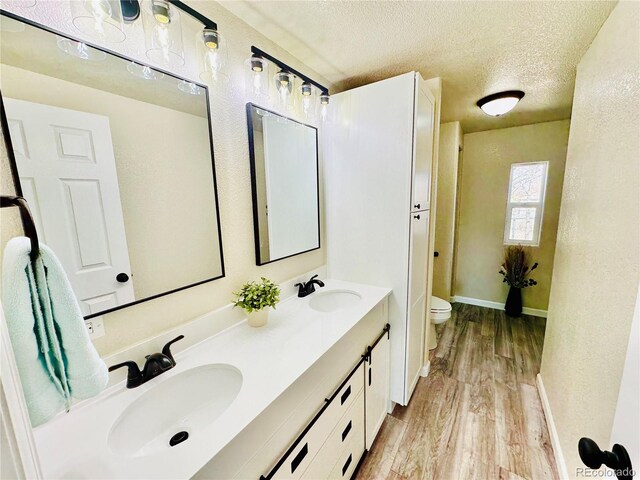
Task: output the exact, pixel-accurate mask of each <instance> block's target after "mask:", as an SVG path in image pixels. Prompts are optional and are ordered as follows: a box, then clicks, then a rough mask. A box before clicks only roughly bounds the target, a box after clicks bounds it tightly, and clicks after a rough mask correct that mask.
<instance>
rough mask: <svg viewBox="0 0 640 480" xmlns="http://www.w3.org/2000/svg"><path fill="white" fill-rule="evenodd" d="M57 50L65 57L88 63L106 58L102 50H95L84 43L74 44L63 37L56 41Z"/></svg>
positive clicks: (74, 42) (73, 41)
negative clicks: (65, 55) (68, 56)
mask: <svg viewBox="0 0 640 480" xmlns="http://www.w3.org/2000/svg"><path fill="white" fill-rule="evenodd" d="M56 44H57V45H58V48H59V49H60V50H62V51H63V52H64V53H66V54H67V55H70V56H72V57H76V58H79V59H81V60H88V61H90V62H101V61H103V60H105V59H106V58H107V54H106V53H104V52H103V51H102V50H96V49H95V48H92V47H90V46H89V45H87V44H86V43H83V42H76V41H75V40H71V39H68V38H65V37H58V39H57V40H56Z"/></svg>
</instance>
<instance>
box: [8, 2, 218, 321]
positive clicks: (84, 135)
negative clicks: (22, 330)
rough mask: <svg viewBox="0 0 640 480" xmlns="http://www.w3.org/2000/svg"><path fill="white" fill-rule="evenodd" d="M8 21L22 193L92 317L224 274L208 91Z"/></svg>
mask: <svg viewBox="0 0 640 480" xmlns="http://www.w3.org/2000/svg"><path fill="white" fill-rule="evenodd" d="M0 20H1V32H0V41H1V45H2V47H1V57H0V86H1V89H2V97H3V104H4V107H5V110H6V114H7V118H8V123H9V133H10V141H11V144H12V147H13V157H14V159H13V161H14V162H15V166H16V167H17V173H18V177H19V179H16V187H17V189H19V191H21V192H22V195H23V196H24V197H25V198H26V199H27V201H28V203H29V205H30V207H31V210H32V213H33V216H34V218H35V222H36V227H37V229H38V235H39V237H40V239H41V241H42V242H43V243H45V244H47V245H48V246H49V247H51V248H52V249H53V251H54V252H55V253H56V255H57V256H58V258H59V259H60V261H61V262H62V264H63V266H64V268H65V270H66V272H67V274H68V277H69V279H70V281H71V284H72V286H73V288H74V291H75V293H76V296H77V298H78V301H79V303H80V306H81V308H82V310H83V313H84V315H85V316H86V317H91V316H94V315H98V314H101V313H105V312H108V311H112V310H115V309H119V308H123V307H125V306H128V305H132V304H135V303H139V302H141V301H144V300H149V299H151V298H155V297H158V296H161V295H165V294H167V293H172V292H175V291H178V290H182V289H184V288H188V287H191V286H194V285H197V284H200V283H204V282H207V281H211V280H214V279H216V278H220V277H222V276H224V265H223V256H222V242H221V234H220V225H219V215H218V202H217V195H216V180H215V169H214V163H213V144H212V139H211V128H210V118H209V101H208V91H207V88H206V87H205V86H202V85H198V84H194V83H190V82H188V81H186V80H183V79H181V78H178V77H176V76H174V75H172V74H169V73H167V72H161V71H158V70H155V69H153V68H150V67H148V66H146V65H143V64H140V63H134V62H133V61H131V60H129V59H126V58H123V57H121V56H118V55H115V54H112V53H110V52H107V51H104V50H100V49H97V48H92V47H91V46H88V45H86V44H84V43H78V42H75V41H73V40H72V39H70V38H67V37H65V36H62V35H59V34H57V33H55V32H53V31H50V30H48V29H47V28H45V27H41V26H38V25H35V24H32V23H30V22H27V21H23V20H22V19H20V18H18V17H14V16H12V15H6V14H5V13H4V12H3V14H2V16H1V17H0Z"/></svg>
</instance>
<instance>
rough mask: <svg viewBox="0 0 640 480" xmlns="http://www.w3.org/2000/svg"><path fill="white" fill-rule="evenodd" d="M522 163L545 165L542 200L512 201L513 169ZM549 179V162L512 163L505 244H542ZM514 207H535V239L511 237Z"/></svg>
mask: <svg viewBox="0 0 640 480" xmlns="http://www.w3.org/2000/svg"><path fill="white" fill-rule="evenodd" d="M521 165H544V179H543V182H542V189H541V191H540V200H539V201H537V202H512V201H511V182H512V180H513V171H514V169H515V168H517V167H518V166H521ZM548 179H549V162H548V161H542V162H518V163H512V164H511V166H510V170H509V184H508V186H507V211H506V215H505V222H504V238H503V242H504V244H505V245H527V246H530V247H538V246H540V237H541V235H542V220H543V218H544V205H545V201H546V198H547V181H548ZM514 208H535V209H536V216H535V219H534V223H533V239H532V240H513V239H511V238H510V232H511V217H512V214H513V209H514Z"/></svg>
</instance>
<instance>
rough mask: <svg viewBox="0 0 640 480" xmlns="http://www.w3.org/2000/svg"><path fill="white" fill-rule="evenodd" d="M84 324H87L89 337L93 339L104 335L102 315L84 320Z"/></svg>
mask: <svg viewBox="0 0 640 480" xmlns="http://www.w3.org/2000/svg"><path fill="white" fill-rule="evenodd" d="M84 324H85V325H86V326H87V331H88V332H89V338H90V339H91V340H95V339H96V338H100V337H104V320H103V317H101V316H100V317H95V318H92V319H90V320H85V321H84Z"/></svg>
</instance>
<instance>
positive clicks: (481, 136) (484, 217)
mask: <svg viewBox="0 0 640 480" xmlns="http://www.w3.org/2000/svg"><path fill="white" fill-rule="evenodd" d="M568 135H569V121H568V120H561V121H557V122H546V123H537V124H534V125H525V126H523V127H513V128H503V129H499V130H489V131H486V132H478V133H471V134H466V135H465V136H464V166H463V168H462V180H461V186H460V199H459V201H460V218H459V230H458V249H457V257H456V288H455V294H456V295H458V296H462V297H471V298H477V299H480V300H488V301H492V302H501V303H502V302H504V301H505V299H506V296H507V290H508V287H507V286H506V284H503V283H502V277H501V276H500V275H499V274H498V270H499V267H500V264H501V263H502V256H503V251H504V244H503V241H504V222H505V215H506V208H507V193H508V188H509V174H510V169H511V164H512V163H519V162H537V161H548V162H549V176H548V180H547V194H546V201H545V206H544V218H543V223H542V235H541V238H540V245H539V246H538V247H534V248H532V250H531V252H532V255H533V259H534V260H535V261H537V262H538V263H539V265H540V266H539V267H538V269H537V270H536V271H535V275H534V278H535V279H536V280H537V281H538V285H537V286H535V287H533V288H527V289H525V290H524V292H523V304H524V306H525V307H529V308H536V309H541V310H546V309H547V305H548V301H549V289H550V287H551V272H552V269H553V255H554V251H555V244H556V231H557V228H558V215H559V213H560V197H561V194H562V179H563V176H564V163H565V157H566V154H567V141H568Z"/></svg>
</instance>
